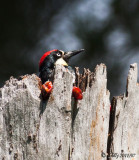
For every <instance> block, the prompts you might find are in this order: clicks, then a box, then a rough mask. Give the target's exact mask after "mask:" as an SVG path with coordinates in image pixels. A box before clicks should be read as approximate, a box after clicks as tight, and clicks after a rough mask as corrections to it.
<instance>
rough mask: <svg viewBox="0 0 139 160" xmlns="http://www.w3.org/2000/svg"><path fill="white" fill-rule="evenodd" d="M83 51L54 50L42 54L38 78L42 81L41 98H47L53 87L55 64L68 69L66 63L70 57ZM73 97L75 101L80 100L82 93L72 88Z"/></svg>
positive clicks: (76, 88)
mask: <svg viewBox="0 0 139 160" xmlns="http://www.w3.org/2000/svg"><path fill="white" fill-rule="evenodd" d="M83 51H84V49H80V50H75V51H71V52H64V51H62V50H58V49H54V50H51V51H48V52H46V53H44V55H43V56H42V57H41V59H40V62H39V72H40V74H39V77H40V78H41V81H42V84H43V85H42V95H43V97H47V96H48V95H50V93H51V91H52V88H53V85H52V82H53V79H54V69H55V65H56V64H60V65H63V66H65V67H67V68H68V69H70V68H71V67H70V66H69V65H68V62H69V60H70V58H71V57H73V56H74V55H77V54H79V53H81V52H83ZM72 95H73V97H74V98H75V99H78V100H79V99H82V92H81V90H80V89H79V88H78V87H75V86H74V87H73V94H72Z"/></svg>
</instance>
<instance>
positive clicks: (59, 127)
mask: <svg viewBox="0 0 139 160" xmlns="http://www.w3.org/2000/svg"><path fill="white" fill-rule="evenodd" d="M74 81H75V75H73V74H72V73H70V72H69V70H67V69H66V68H64V67H62V66H59V65H57V66H56V69H55V77H54V84H53V85H54V89H53V92H52V94H51V95H50V97H49V99H48V100H47V101H43V100H41V95H40V88H39V83H40V79H39V78H38V77H37V76H36V75H34V74H33V75H27V76H24V77H22V79H20V80H17V79H15V78H11V79H10V80H9V81H7V82H6V84H5V85H4V87H3V88H1V89H0V159H3V160H4V159H5V160H13V159H14V160H16V159H19V160H24V159H25V160H55V159H56V160H66V159H67V160H99V159H103V160H104V159H106V154H107V151H108V153H109V154H110V153H112V152H113V153H117V154H119V155H120V153H121V151H122V153H123V152H124V153H128V154H130V153H133V154H134V153H135V154H136V155H137V154H139V143H138V139H139V125H138V124H139V115H138V113H139V112H138V106H139V98H138V95H139V88H138V87H139V85H138V83H137V65H136V64H133V65H131V68H130V71H129V75H128V81H127V91H126V94H125V95H124V96H119V97H115V98H114V100H113V102H112V110H111V116H110V122H109V110H110V101H109V96H110V94H109V91H108V90H107V75H106V66H105V65H104V64H100V65H98V66H97V67H96V69H95V71H94V73H92V72H90V71H89V70H86V69H85V70H84V73H83V74H82V75H80V74H79V72H78V69H76V82H74ZM73 83H75V84H76V85H77V86H79V87H80V88H82V90H83V91H84V93H83V96H84V98H83V100H81V101H78V102H77V101H75V100H74V99H73V98H72V86H73ZM108 128H109V139H108ZM107 141H108V144H107ZM102 153H104V154H103V156H104V157H102ZM136 157H137V156H136ZM111 159H115V157H112V158H111ZM118 159H122V158H120V157H118ZM123 159H124V160H125V159H126V158H123ZM127 159H129V158H127Z"/></svg>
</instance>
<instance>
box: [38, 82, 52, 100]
mask: <svg viewBox="0 0 139 160" xmlns="http://www.w3.org/2000/svg"><path fill="white" fill-rule="evenodd" d="M52 89H53V85H52V82H51V81H47V82H45V83H44V84H43V85H42V89H41V94H42V98H43V99H47V98H48V96H49V95H50V94H51V92H52Z"/></svg>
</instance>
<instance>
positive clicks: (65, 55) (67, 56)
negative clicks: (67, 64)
mask: <svg viewBox="0 0 139 160" xmlns="http://www.w3.org/2000/svg"><path fill="white" fill-rule="evenodd" d="M83 51H84V49H80V50H75V51H71V52H65V53H64V55H63V59H64V60H65V61H68V60H69V59H70V58H71V57H73V56H75V55H77V54H79V53H81V52H83Z"/></svg>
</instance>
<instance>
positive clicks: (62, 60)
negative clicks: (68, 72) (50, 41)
mask: <svg viewBox="0 0 139 160" xmlns="http://www.w3.org/2000/svg"><path fill="white" fill-rule="evenodd" d="M55 64H60V65H63V66H68V64H67V62H66V61H64V59H63V58H59V59H58V60H57V61H56V63H55Z"/></svg>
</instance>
